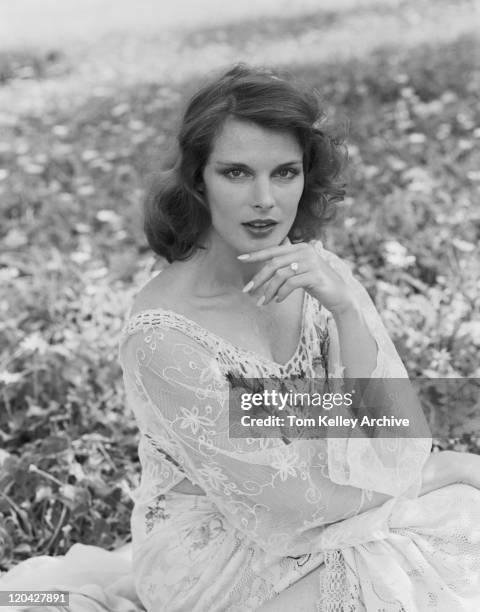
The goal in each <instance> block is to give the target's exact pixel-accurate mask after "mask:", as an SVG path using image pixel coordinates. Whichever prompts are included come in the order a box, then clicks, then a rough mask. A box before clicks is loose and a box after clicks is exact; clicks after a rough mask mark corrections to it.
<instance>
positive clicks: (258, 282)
mask: <svg viewBox="0 0 480 612" xmlns="http://www.w3.org/2000/svg"><path fill="white" fill-rule="evenodd" d="M300 255H301V254H299V253H298V252H297V251H294V252H290V253H288V254H286V255H283V256H277V257H274V258H273V259H271V260H270V261H268V262H267V263H266V264H265V265H264V266H263V267H262V269H261V270H260V271H259V272H257V274H255V275H254V276H253V277H252V279H251V280H250V282H249V283H247V284H246V285H245V287H244V288H243V291H244V292H255V291H257V289H260V288H261V287H262V285H263V284H265V283H266V282H267V281H269V280H271V279H273V278H274V277H275V276H278V277H279V278H281V279H284V277H285V275H287V276H291V275H292V274H295V271H294V270H293V269H292V268H291V264H292V263H294V262H295V263H296V264H297V265H298V270H300V269H303V270H304V269H305V268H306V264H305V263H304V262H303V261H301V260H300Z"/></svg>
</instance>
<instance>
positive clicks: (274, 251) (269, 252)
mask: <svg viewBox="0 0 480 612" xmlns="http://www.w3.org/2000/svg"><path fill="white" fill-rule="evenodd" d="M308 248H309V246H308V245H307V243H306V242H299V243H297V244H291V243H285V244H282V245H279V246H274V247H269V248H268V249H261V250H260V251H254V252H253V253H244V254H242V255H238V257H237V259H239V260H240V261H245V262H248V263H252V262H258V261H266V260H267V259H271V258H272V257H276V256H277V255H285V254H286V253H290V252H292V251H293V250H295V251H299V250H304V249H308Z"/></svg>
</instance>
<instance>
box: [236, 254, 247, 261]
mask: <svg viewBox="0 0 480 612" xmlns="http://www.w3.org/2000/svg"><path fill="white" fill-rule="evenodd" d="M249 257H250V255H248V254H246V255H239V256H238V257H237V259H242V260H243V259H248V258H249Z"/></svg>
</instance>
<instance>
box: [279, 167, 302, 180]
mask: <svg viewBox="0 0 480 612" xmlns="http://www.w3.org/2000/svg"><path fill="white" fill-rule="evenodd" d="M278 174H279V176H280V178H288V179H292V178H294V177H295V176H297V175H298V174H299V171H298V170H297V169H296V168H282V169H281V170H279V171H278Z"/></svg>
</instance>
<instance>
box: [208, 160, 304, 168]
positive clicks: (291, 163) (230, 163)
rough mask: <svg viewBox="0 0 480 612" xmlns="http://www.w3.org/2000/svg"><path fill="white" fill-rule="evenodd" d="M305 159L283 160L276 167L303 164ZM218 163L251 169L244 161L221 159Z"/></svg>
mask: <svg viewBox="0 0 480 612" xmlns="http://www.w3.org/2000/svg"><path fill="white" fill-rule="evenodd" d="M302 163H303V161H302V160H301V159H294V160H292V161H287V162H282V163H281V164H278V166H276V167H275V168H282V167H283V166H294V165H295V164H302ZM216 164H217V165H219V166H237V167H238V168H247V169H248V170H250V169H251V168H250V166H248V165H247V164H243V163H242V162H236V161H220V160H217V161H216Z"/></svg>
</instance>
